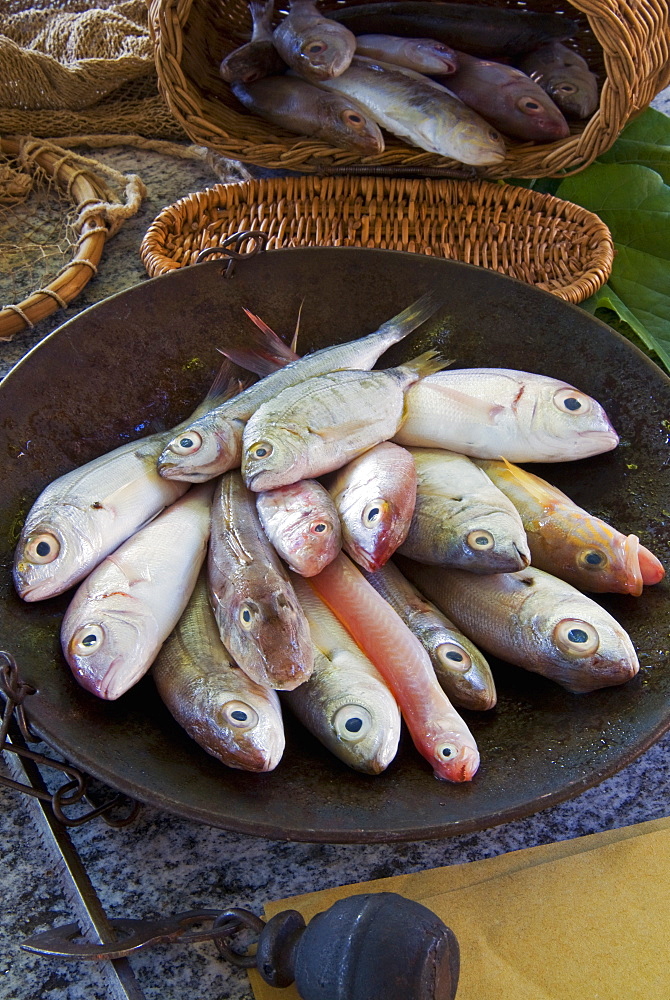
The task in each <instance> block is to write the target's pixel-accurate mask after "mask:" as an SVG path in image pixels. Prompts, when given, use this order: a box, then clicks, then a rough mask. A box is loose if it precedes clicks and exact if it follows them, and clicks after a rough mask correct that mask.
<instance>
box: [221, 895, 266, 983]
mask: <svg viewBox="0 0 670 1000" xmlns="http://www.w3.org/2000/svg"><path fill="white" fill-rule="evenodd" d="M264 927H265V921H264V920H261V918H260V917H257V916H256V914H255V913H250V912H249V910H241V909H239V908H238V907H233V908H232V909H230V910H224V911H223V913H220V914H219V916H218V917H217V918H216V920H215V921H214V923H213V925H212V930H215V929H217V928H221V932H222V933H221V937H215V938H214V943H215V944H216V947H217V948H218V951H219V954H220V955H221V957H222V958H225V959H226V961H227V962H231V963H232V964H233V965H236V966H237V967H238V968H240V969H254V968H255V967H256V956H255V955H243V954H241V953H240V952H238V951H234V950H233V949H232V948H231V947H229V945H228V943H227V941H226V940H224V938H230V937H232V935H233V934H237V932H238V931H240V930H249V931H253V932H254V933H255V934H260V933H261V931H262V930H263V928H264Z"/></svg>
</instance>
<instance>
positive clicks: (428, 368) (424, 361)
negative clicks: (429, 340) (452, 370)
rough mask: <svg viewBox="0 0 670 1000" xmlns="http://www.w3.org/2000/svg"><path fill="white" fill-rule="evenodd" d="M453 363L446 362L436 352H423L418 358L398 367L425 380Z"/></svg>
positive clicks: (450, 361) (451, 361)
mask: <svg viewBox="0 0 670 1000" xmlns="http://www.w3.org/2000/svg"><path fill="white" fill-rule="evenodd" d="M453 363H454V362H453V359H451V360H447V359H446V358H443V357H442V355H441V354H439V353H438V351H424V353H423V354H419V356H418V357H416V358H412V359H411V360H410V361H406V362H405V363H404V364H402V365H399V366H398V367H399V368H402V369H403V370H405V371H410V372H415V373H416V374H417V375H418V376H419V378H425V377H426V376H427V375H435V374H436V373H437V372H441V371H442V370H443V369H444V368H448V367H449V365H453Z"/></svg>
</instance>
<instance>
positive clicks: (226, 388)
mask: <svg viewBox="0 0 670 1000" xmlns="http://www.w3.org/2000/svg"><path fill="white" fill-rule="evenodd" d="M241 388H242V386H241V384H240V381H239V379H237V378H236V377H235V369H234V367H233V365H232V364H231V362H230V360H229V359H228V358H227V357H226V356H224V360H223V364H222V365H221V367H220V368H219V370H218V372H217V373H216V376H215V378H214V381H213V382H212V384H211V385H210V387H209V389H208V390H207V395H206V396H205V399H204V400H203V403H202V404H201V405H203V406H204V405H205V404H207V405H206V407H205V408H206V409H211V404H212V402H214V401H216V402H219V403H223V402H225V401H226V400H227V399H230V398H231V397H232V396H236V395H237V394H238V392H240V390H241ZM198 409H200V407H198Z"/></svg>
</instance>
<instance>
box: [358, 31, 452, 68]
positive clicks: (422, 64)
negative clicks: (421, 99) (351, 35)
mask: <svg viewBox="0 0 670 1000" xmlns="http://www.w3.org/2000/svg"><path fill="white" fill-rule="evenodd" d="M356 54H357V55H359V56H365V57H366V58H367V59H381V61H382V62H387V63H393V65H394V66H404V67H405V68H406V69H413V70H414V71H415V73H434V74H435V75H436V76H437V75H438V74H442V73H444V74H448V73H454V72H455V71H456V68H457V66H458V57H457V55H456V53H455V51H454V50H453V49H452V48H450V47H449V46H448V45H445V44H444V42H436V41H435V39H433V38H398V37H397V36H396V35H359V36H358V38H357V39H356Z"/></svg>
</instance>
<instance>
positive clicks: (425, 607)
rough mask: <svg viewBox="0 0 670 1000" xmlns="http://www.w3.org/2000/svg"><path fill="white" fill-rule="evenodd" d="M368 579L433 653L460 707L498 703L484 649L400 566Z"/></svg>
mask: <svg viewBox="0 0 670 1000" xmlns="http://www.w3.org/2000/svg"><path fill="white" fill-rule="evenodd" d="M365 579H366V580H367V581H368V583H371V584H372V586H373V587H374V588H375V590H376V591H377V593H378V594H381V596H382V597H383V598H384V600H385V601H387V602H388V603H389V604H390V605H391V607H392V608H393V610H394V611H395V612H396V614H397V615H399V616H400V618H402V620H403V621H404V623H405V625H407V627H408V628H409V629H410V630H411V631H412V632H413V633H414V635H415V636H416V637H417V639H418V640H419V642H420V643H421V645H422V646H423V647H424V649H425V650H426V652H427V653H428V655H429V656H430V660H431V663H432V664H433V669H434V670H435V676H436V677H437V679H438V681H439V683H440V686H441V687H442V689H443V690H444V691H445V693H446V695H447V697H448V698H449V700H450V701H452V702H453V703H454V705H456V707H457V708H468V709H472V710H474V711H477V712H484V711H487V710H488V709H489V708H493V707H494V706H495V703H496V689H495V684H494V681H493V675H492V673H491V668H490V667H489V665H488V663H487V662H486V659H485V657H484V655H483V653H482V652H481V651H480V650H479V649H477V647H476V646H475V644H474V643H473V642H471V641H470V639H468V637H467V636H465V635H463V633H462V632H461V631H460V630H459V629H457V628H456V626H455V625H454V623H453V622H452V621H450V620H449V619H448V618H447V616H446V615H444V614H443V613H442V612H441V611H440V610H439V608H437V607H436V606H435V605H434V604H431V602H430V601H427V600H426V598H425V597H424V596H423V595H422V594H421V593H419V591H418V590H417V589H416V587H414V586H413V585H412V584H411V583H410V582H409V580H408V579H406V577H404V576H403V575H402V573H401V572H400V570H399V569H398V567H397V566H395V565H394V564H393V563H392V562H389V563H387V564H386V565H385V566H382V568H381V569H378V570H376V571H375V572H374V573H367V572H366V573H365Z"/></svg>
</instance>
